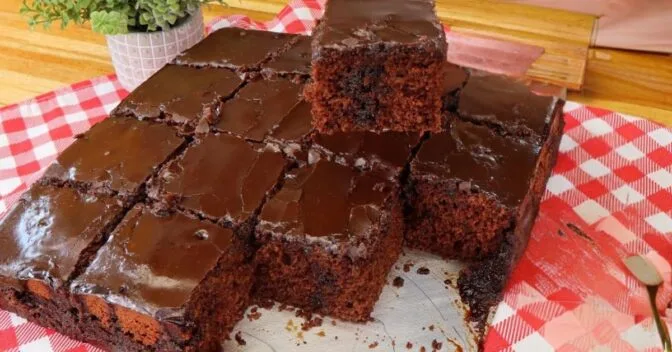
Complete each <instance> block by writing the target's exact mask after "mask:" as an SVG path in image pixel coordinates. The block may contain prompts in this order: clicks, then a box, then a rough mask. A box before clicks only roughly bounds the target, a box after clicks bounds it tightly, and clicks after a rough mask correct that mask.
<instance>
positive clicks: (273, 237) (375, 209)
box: [255, 161, 403, 321]
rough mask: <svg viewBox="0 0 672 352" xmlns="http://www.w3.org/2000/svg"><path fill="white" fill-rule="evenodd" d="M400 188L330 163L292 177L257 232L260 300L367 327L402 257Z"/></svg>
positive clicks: (267, 209)
mask: <svg viewBox="0 0 672 352" xmlns="http://www.w3.org/2000/svg"><path fill="white" fill-rule="evenodd" d="M398 189H399V187H398V185H397V184H396V182H394V181H390V180H389V179H388V177H387V174H386V173H385V172H382V173H381V172H380V171H379V170H371V171H368V172H360V171H357V170H356V169H353V168H350V167H347V166H343V165H340V164H337V163H334V162H330V161H320V162H318V163H317V164H315V165H311V166H306V167H302V168H299V169H296V170H294V171H292V172H290V173H289V174H288V175H287V176H286V177H285V181H284V185H283V186H282V188H281V189H280V190H279V191H278V193H277V194H276V195H274V196H273V197H272V198H271V199H270V200H269V201H268V202H267V203H266V204H265V205H264V207H263V209H262V211H261V213H260V215H259V224H258V225H257V228H256V238H257V242H258V245H259V246H260V248H259V250H258V251H257V253H256V256H255V262H256V265H257V272H256V288H255V292H256V296H257V298H258V299H261V300H263V299H272V300H276V301H279V302H281V303H285V304H290V305H293V306H295V307H299V308H301V309H305V310H307V311H309V312H315V313H320V314H328V315H331V316H334V317H337V318H341V319H344V320H351V321H366V320H368V319H369V318H370V314H371V311H372V310H373V306H374V305H375V303H376V301H377V299H378V296H379V295H380V292H381V290H382V288H383V285H384V284H385V277H386V275H387V272H388V270H389V269H390V267H391V266H392V264H393V263H394V262H395V261H396V260H397V257H398V255H399V252H400V251H401V242H402V236H403V234H402V232H403V216H402V209H401V206H400V202H399V199H398Z"/></svg>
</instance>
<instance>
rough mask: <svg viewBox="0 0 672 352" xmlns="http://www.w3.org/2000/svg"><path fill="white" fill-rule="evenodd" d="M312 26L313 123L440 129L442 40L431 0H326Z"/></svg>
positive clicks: (326, 127)
mask: <svg viewBox="0 0 672 352" xmlns="http://www.w3.org/2000/svg"><path fill="white" fill-rule="evenodd" d="M313 33H314V34H313V43H312V47H313V50H312V58H313V59H312V79H313V83H312V84H311V85H310V86H309V89H307V90H306V96H307V97H308V100H309V101H310V102H311V103H312V105H313V118H314V120H313V121H314V125H315V127H316V128H317V130H319V131H320V132H321V133H334V132H337V131H342V132H352V131H376V132H380V131H385V130H393V131H401V132H405V131H438V130H440V128H441V112H440V110H441V95H442V91H441V87H442V83H443V77H444V75H443V71H444V66H443V65H444V62H445V61H446V50H447V44H446V38H445V34H444V31H443V27H442V26H441V23H440V22H439V20H438V18H437V17H436V14H435V13H434V1H432V0H376V1H371V0H367V1H359V0H331V1H329V2H328V3H327V6H326V9H325V13H324V16H323V17H322V19H321V21H320V23H319V24H318V26H317V28H316V29H315V31H314V32H313Z"/></svg>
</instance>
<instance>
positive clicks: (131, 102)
mask: <svg viewBox="0 0 672 352" xmlns="http://www.w3.org/2000/svg"><path fill="white" fill-rule="evenodd" d="M215 51H216V50H215ZM241 83H242V80H241V79H240V78H239V77H238V76H237V75H236V74H235V73H233V72H231V71H229V70H224V69H210V68H193V67H186V66H178V65H167V66H164V67H163V68H162V69H161V70H159V72H157V73H155V74H154V75H153V76H152V77H150V78H149V79H148V80H147V81H146V82H145V83H143V84H142V85H140V87H138V88H137V89H136V90H134V91H133V92H132V93H131V94H130V95H129V96H128V97H127V98H126V99H124V100H123V101H122V102H121V103H120V104H119V106H118V107H117V108H116V109H115V111H114V112H113V113H112V114H113V115H132V116H135V117H137V118H139V119H158V118H164V119H166V120H168V121H170V122H172V123H177V124H191V125H194V126H195V125H197V124H198V123H199V122H201V120H202V119H203V120H206V122H213V121H214V120H215V119H216V118H217V116H216V110H217V106H218V103H219V102H220V100H222V99H224V98H226V97H229V96H230V95H232V94H233V93H234V92H235V90H236V88H238V86H240V84H241Z"/></svg>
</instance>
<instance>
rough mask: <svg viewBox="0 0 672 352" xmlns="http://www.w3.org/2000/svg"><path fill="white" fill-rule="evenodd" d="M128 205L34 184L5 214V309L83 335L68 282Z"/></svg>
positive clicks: (1, 264) (0, 246)
mask: <svg viewBox="0 0 672 352" xmlns="http://www.w3.org/2000/svg"><path fill="white" fill-rule="evenodd" d="M124 211H125V209H124V207H122V206H121V205H120V204H119V202H118V201H117V200H115V199H113V198H110V197H108V196H104V195H100V196H97V197H94V196H91V195H86V194H82V193H80V192H79V191H78V190H77V189H75V188H71V187H54V186H49V185H43V184H39V183H36V184H34V185H33V186H32V187H31V189H30V190H29V191H27V192H26V193H25V194H24V195H23V196H22V198H21V199H20V200H19V201H18V202H17V203H16V204H15V205H14V206H13V208H12V209H11V210H10V211H9V212H8V213H7V214H6V215H5V216H4V218H2V219H0V309H4V310H8V311H11V312H14V313H17V314H18V315H20V316H22V317H24V318H26V319H28V320H30V321H33V322H36V323H37V324H39V325H42V326H44V327H49V328H52V329H55V330H57V331H59V332H61V333H63V334H65V335H68V336H71V337H73V338H76V339H82V338H83V337H84V335H82V331H81V328H82V326H81V324H79V316H78V312H77V309H76V308H75V307H74V305H73V304H72V302H71V301H70V300H69V295H68V290H67V286H68V283H69V282H70V280H71V279H72V278H74V277H76V276H77V274H78V273H79V272H81V271H82V270H83V269H85V268H86V265H87V264H88V263H89V262H90V260H91V257H92V256H94V255H95V253H96V250H97V249H98V248H100V246H101V245H102V244H103V243H104V242H105V240H106V239H107V237H108V235H109V233H110V232H111V231H112V230H113V229H114V227H115V226H116V224H118V223H119V221H120V220H121V218H122V217H123V215H124Z"/></svg>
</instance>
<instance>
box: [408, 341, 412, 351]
mask: <svg viewBox="0 0 672 352" xmlns="http://www.w3.org/2000/svg"><path fill="white" fill-rule="evenodd" d="M411 348H413V344H412V343H411V341H408V342H406V349H409V350H410V349H411Z"/></svg>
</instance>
